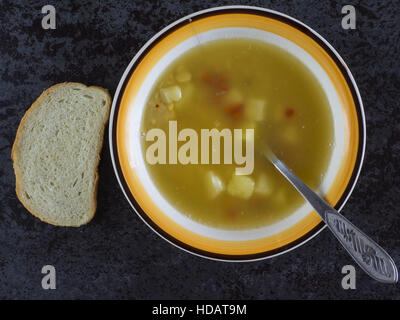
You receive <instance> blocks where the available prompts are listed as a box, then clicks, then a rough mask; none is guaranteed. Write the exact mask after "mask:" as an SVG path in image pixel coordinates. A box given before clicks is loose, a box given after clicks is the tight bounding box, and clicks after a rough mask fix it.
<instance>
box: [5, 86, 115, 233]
mask: <svg viewBox="0 0 400 320" xmlns="http://www.w3.org/2000/svg"><path fill="white" fill-rule="evenodd" d="M110 104H111V97H110V95H109V93H108V92H107V90H105V89H102V88H99V87H87V86H85V85H83V84H81V83H73V82H66V83H61V84H57V85H54V86H52V87H51V88H49V89H47V90H46V91H44V92H43V93H42V94H41V95H40V97H39V98H38V99H37V100H36V101H35V102H34V103H33V105H32V106H31V107H30V108H29V109H28V111H27V112H26V113H25V115H24V117H23V118H22V120H21V123H20V125H19V128H18V131H17V135H16V138H15V142H14V145H13V148H12V154H11V158H12V160H13V164H14V171H15V177H16V193H17V196H18V198H19V200H20V201H21V202H22V204H23V205H24V206H25V208H26V209H28V211H30V212H31V213H32V214H33V215H34V216H36V217H38V218H39V219H41V220H42V221H45V222H47V223H50V224H53V225H57V226H74V227H78V226H81V225H83V224H86V223H88V222H89V221H90V220H91V219H92V218H93V216H94V213H95V211H96V203H97V200H96V198H97V182H98V172H97V170H98V164H99V160H100V152H101V148H102V144H103V136H104V127H105V125H106V123H107V120H108V116H109V112H110Z"/></svg>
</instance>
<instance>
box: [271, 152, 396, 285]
mask: <svg viewBox="0 0 400 320" xmlns="http://www.w3.org/2000/svg"><path fill="white" fill-rule="evenodd" d="M266 156H267V158H268V159H269V160H270V161H271V162H272V164H273V165H274V166H275V167H276V168H277V169H278V170H279V171H280V172H281V173H282V174H283V175H284V176H285V177H286V179H288V180H289V182H290V183H291V184H292V185H293V186H294V187H295V188H296V189H297V190H298V191H299V192H300V194H301V195H302V196H303V197H304V198H305V199H306V200H307V201H308V202H309V203H310V204H311V206H312V207H313V208H314V209H315V211H316V212H317V213H318V214H319V215H320V216H321V218H322V219H323V220H324V222H325V223H326V224H327V225H328V227H329V229H330V230H331V231H332V233H333V234H334V235H335V236H336V238H337V239H338V240H339V242H340V243H341V244H342V246H343V247H344V248H345V249H346V250H347V252H348V253H349V254H350V256H351V257H352V258H353V259H354V260H355V261H356V262H357V263H358V265H359V266H360V267H361V268H362V269H363V270H364V271H365V272H366V273H367V274H369V275H370V276H371V277H372V278H374V279H375V280H377V281H380V282H384V283H396V282H397V279H398V272H397V267H396V265H395V263H394V261H393V259H392V258H391V257H390V256H389V254H388V253H387V252H386V251H385V250H384V249H382V248H381V247H380V246H379V245H378V244H377V243H376V242H374V241H373V240H372V239H371V238H369V237H368V236H367V235H365V234H364V233H363V232H362V231H360V230H359V229H358V228H357V227H355V226H354V225H353V224H352V223H351V222H350V221H348V220H347V219H346V218H345V217H343V216H342V215H341V214H340V213H339V212H338V211H336V210H335V209H334V208H332V207H331V206H330V205H329V204H328V203H327V202H325V201H324V200H323V199H322V198H321V197H320V196H318V195H317V194H316V193H315V192H314V191H313V190H311V189H310V188H309V187H308V186H307V185H306V184H305V183H304V182H303V181H302V180H300V179H299V178H298V177H297V176H296V175H295V174H294V173H293V172H292V171H291V170H290V169H289V168H288V167H287V166H286V165H285V164H284V163H283V162H282V161H281V160H279V159H278V158H277V157H276V156H275V155H274V154H273V153H272V152H267V153H266Z"/></svg>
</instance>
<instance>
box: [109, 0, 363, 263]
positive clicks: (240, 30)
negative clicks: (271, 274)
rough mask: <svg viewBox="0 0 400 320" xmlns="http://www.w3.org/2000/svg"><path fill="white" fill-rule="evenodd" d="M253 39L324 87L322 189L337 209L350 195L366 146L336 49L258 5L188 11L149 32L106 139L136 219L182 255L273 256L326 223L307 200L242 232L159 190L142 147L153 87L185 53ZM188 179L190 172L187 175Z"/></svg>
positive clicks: (353, 88) (354, 93) (120, 91)
mask: <svg viewBox="0 0 400 320" xmlns="http://www.w3.org/2000/svg"><path fill="white" fill-rule="evenodd" d="M227 38H246V39H258V40H261V41H264V42H267V43H270V44H273V45H275V46H278V47H280V48H281V49H283V50H285V51H287V52H289V53H290V54H292V55H294V56H295V57H296V58H297V59H298V60H300V61H301V62H302V63H303V64H304V65H305V66H306V67H307V68H308V69H309V70H310V71H311V72H312V74H313V75H314V76H315V78H316V79H317V80H318V82H319V84H320V85H321V87H322V89H323V91H324V92H325V94H326V97H327V99H328V102H329V106H330V109H331V111H332V119H333V128H334V146H333V149H332V155H331V158H330V161H329V165H328V168H327V170H326V172H325V174H324V177H323V181H322V183H321V185H320V187H319V192H320V193H321V195H323V196H324V198H325V199H326V200H327V201H328V202H329V203H330V204H331V205H332V206H334V207H335V208H336V209H337V210H340V209H341V208H342V207H343V206H344V204H345V203H346V201H347V199H348V198H349V196H350V194H351V192H352V190H353V188H354V186H355V184H356V181H357V178H358V175H359V173H360V169H361V165H362V161H363V156H364V149H365V117H364V112H363V106H362V101H361V97H360V94H359V91H358V88H357V85H356V83H355V81H354V78H353V76H352V75H351V73H350V71H349V69H348V67H347V66H346V64H345V63H344V61H343V59H342V58H341V57H340V56H339V54H338V53H337V52H336V51H335V49H334V48H333V47H332V46H331V45H330V44H329V43H328V42H327V41H326V40H325V39H323V38H322V37H321V36H320V35H318V34H317V33H316V32H315V31H313V30H312V29H311V28H309V27H308V26H306V25H305V24H303V23H301V22H300V21H298V20H296V19H294V18H291V17H289V16H287V15H285V14H282V13H279V12H276V11H272V10H267V9H263V8H257V7H249V6H225V7H216V8H211V9H207V10H203V11H199V12H196V13H193V14H191V15H189V16H186V17H184V18H181V19H179V20H177V21H175V22H174V23H172V24H170V25H169V26H167V27H166V28H164V29H163V30H161V31H160V32H159V33H157V34H156V35H155V36H153V37H152V38H151V39H150V40H149V41H148V42H147V43H146V44H145V45H144V46H143V47H142V48H141V49H140V50H139V52H138V53H137V54H136V55H135V57H134V58H133V59H132V61H131V62H130V64H129V65H128V67H127V68H126V70H125V72H124V74H123V76H122V78H121V80H120V83H119V85H118V88H117V90H116V93H115V96H114V101H113V105H112V110H111V115H110V126H109V139H110V151H111V156H112V161H113V166H114V169H115V173H116V176H117V179H118V181H119V184H120V187H121V189H122V191H123V193H124V195H125V197H126V198H127V200H128V202H129V203H130V205H131V206H132V208H133V209H134V211H135V212H136V213H137V214H138V216H139V217H140V218H141V219H142V220H143V221H144V222H145V223H146V224H147V225H148V226H149V227H150V228H151V229H152V230H153V231H154V232H156V233H157V234H158V235H160V236H161V237H162V238H164V239H165V240H167V241H169V242H170V243H171V244H173V245H175V246H177V247H178V248H181V249H183V250H185V251H187V252H190V253H192V254H195V255H199V256H202V257H207V258H211V259H218V260H223V261H251V260H258V259H264V258H269V257H273V256H276V255H279V254H282V253H285V252H287V251H289V250H292V249H294V248H296V247H298V246H299V245H301V244H303V243H305V242H306V241H308V240H310V239H311V238H313V237H314V236H316V235H317V234H318V233H319V232H320V231H321V230H322V229H323V228H324V227H325V224H324V222H323V221H322V219H321V218H320V217H319V216H318V214H317V213H315V212H314V211H313V210H312V208H311V206H310V205H309V204H304V205H303V206H301V207H299V208H298V209H296V210H294V211H293V212H291V213H290V214H289V215H288V216H286V217H285V218H283V219H281V220H279V221H278V222H276V223H273V224H270V225H267V226H264V227H259V228H251V229H247V230H226V229H222V228H214V227H210V226H207V225H204V224H201V223H198V222H196V221H194V220H192V219H190V218H189V217H188V216H187V215H185V214H183V213H181V212H179V210H177V209H176V208H175V207H174V206H172V205H171V204H170V203H169V202H168V200H166V199H165V198H164V196H163V195H162V194H161V193H160V191H159V190H158V189H157V187H156V185H155V184H154V181H152V178H151V176H150V174H149V172H148V170H147V168H146V163H145V156H144V154H143V150H142V148H141V130H140V128H141V120H142V116H143V112H144V109H145V106H146V101H147V99H148V97H149V95H150V93H151V90H152V88H153V85H154V84H155V82H156V81H157V79H158V78H159V77H160V75H161V74H162V73H163V71H165V70H166V68H167V67H168V66H169V65H170V64H171V63H172V62H173V61H175V60H176V59H177V58H179V57H180V56H181V55H182V54H184V53H185V52H187V51H188V50H190V49H192V48H194V47H196V46H199V45H202V44H204V43H207V42H209V41H213V40H217V39H227ZM188 178H189V177H188Z"/></svg>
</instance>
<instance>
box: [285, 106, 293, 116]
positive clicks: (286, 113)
mask: <svg viewBox="0 0 400 320" xmlns="http://www.w3.org/2000/svg"><path fill="white" fill-rule="evenodd" d="M285 116H286V118H291V117H293V116H294V109H292V108H286V110H285Z"/></svg>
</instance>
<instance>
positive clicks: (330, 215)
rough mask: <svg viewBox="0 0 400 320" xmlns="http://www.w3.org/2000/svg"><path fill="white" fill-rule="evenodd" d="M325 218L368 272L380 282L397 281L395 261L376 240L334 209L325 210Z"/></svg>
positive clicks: (339, 238) (345, 246)
mask: <svg viewBox="0 0 400 320" xmlns="http://www.w3.org/2000/svg"><path fill="white" fill-rule="evenodd" d="M324 220H325V222H326V224H327V225H328V227H329V229H330V230H331V231H332V232H333V234H334V235H335V236H336V238H337V239H338V240H339V242H340V243H341V244H342V245H343V247H344V248H345V249H346V250H347V252H348V253H349V254H350V255H351V256H352V257H353V259H354V260H355V261H356V262H357V263H358V265H359V266H360V267H361V268H362V269H363V270H364V271H365V272H366V273H368V274H369V275H370V276H371V277H372V278H374V279H375V280H377V281H380V282H385V283H396V282H397V279H398V274H397V268H396V265H395V263H394V261H393V260H392V258H391V257H390V256H389V254H388V253H387V252H386V251H385V250H384V249H382V248H381V247H380V246H379V245H378V244H377V243H376V242H375V241H373V240H371V239H370V238H369V237H368V236H367V235H365V234H364V233H363V232H362V231H361V230H359V229H358V228H357V227H355V226H354V225H353V224H352V223H351V222H350V221H348V220H347V219H346V218H345V217H343V216H342V215H341V214H340V213H339V212H337V211H336V210H334V209H332V210H327V211H326V212H325V219H324Z"/></svg>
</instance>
